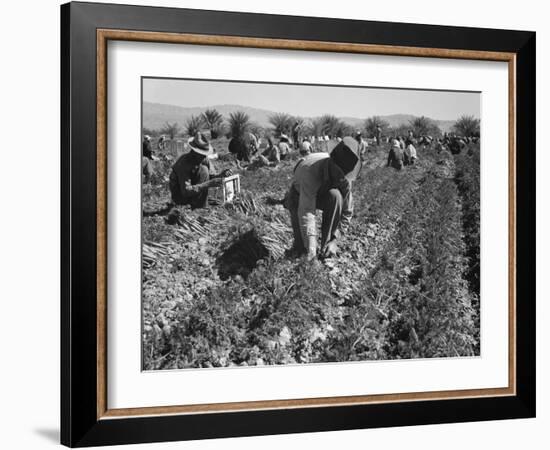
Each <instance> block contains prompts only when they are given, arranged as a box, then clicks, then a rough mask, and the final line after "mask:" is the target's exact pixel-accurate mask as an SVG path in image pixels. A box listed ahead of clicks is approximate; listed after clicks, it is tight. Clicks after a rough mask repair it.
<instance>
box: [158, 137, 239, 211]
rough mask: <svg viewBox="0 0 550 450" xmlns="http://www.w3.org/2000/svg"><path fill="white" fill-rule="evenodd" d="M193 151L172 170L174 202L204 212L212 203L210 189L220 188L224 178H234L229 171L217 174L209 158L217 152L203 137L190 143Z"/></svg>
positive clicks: (182, 157) (190, 140)
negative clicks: (209, 197)
mask: <svg viewBox="0 0 550 450" xmlns="http://www.w3.org/2000/svg"><path fill="white" fill-rule="evenodd" d="M188 146H189V149H190V151H189V152H187V153H184V154H183V155H181V156H180V157H179V159H178V160H177V161H176V162H175V163H174V165H173V166H172V172H171V173H170V181H169V188H170V193H171V194H172V201H173V202H174V203H175V204H177V205H191V208H193V209H194V208H204V207H205V206H206V204H207V202H208V189H209V188H214V187H219V186H221V183H222V180H221V179H222V178H223V177H227V176H229V175H231V170H230V169H226V170H224V171H223V172H222V173H221V174H214V167H213V165H212V162H211V160H210V159H209V158H208V156H210V155H212V154H213V153H214V152H213V150H212V146H211V145H210V143H209V142H208V141H207V140H206V138H205V137H204V136H203V134H202V133H197V134H196V135H195V136H194V137H193V138H191V139H189V141H188Z"/></svg>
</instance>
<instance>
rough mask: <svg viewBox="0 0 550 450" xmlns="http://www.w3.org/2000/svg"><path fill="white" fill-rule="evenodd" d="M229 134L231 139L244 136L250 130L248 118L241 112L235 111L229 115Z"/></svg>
mask: <svg viewBox="0 0 550 450" xmlns="http://www.w3.org/2000/svg"><path fill="white" fill-rule="evenodd" d="M228 122H229V133H230V134H231V136H233V137H239V136H242V135H244V133H245V132H247V131H248V129H249V128H250V117H249V116H248V114H246V113H245V112H243V111H235V112H232V113H231V114H229V120H228Z"/></svg>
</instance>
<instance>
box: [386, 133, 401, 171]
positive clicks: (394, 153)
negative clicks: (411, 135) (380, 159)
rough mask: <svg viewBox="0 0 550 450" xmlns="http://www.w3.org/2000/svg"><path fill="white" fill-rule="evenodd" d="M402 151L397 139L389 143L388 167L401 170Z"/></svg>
mask: <svg viewBox="0 0 550 450" xmlns="http://www.w3.org/2000/svg"><path fill="white" fill-rule="evenodd" d="M403 157H404V153H403V149H402V148H401V143H400V142H399V140H397V139H393V140H392V141H391V147H390V152H389V153H388V164H387V166H388V167H393V168H394V169H397V170H401V169H402V168H403Z"/></svg>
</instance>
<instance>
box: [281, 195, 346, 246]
mask: <svg viewBox="0 0 550 450" xmlns="http://www.w3.org/2000/svg"><path fill="white" fill-rule="evenodd" d="M299 202H300V194H298V192H297V191H296V189H294V188H293V187H292V188H290V191H289V193H288V197H287V207H288V210H289V212H290V222H291V224H292V231H293V232H294V247H295V248H296V249H297V250H298V251H303V250H304V249H305V246H304V241H303V239H302V231H301V227H300V218H299V217H298V204H299ZM316 203H317V204H316V206H317V209H320V210H321V211H323V219H322V222H321V248H324V246H325V245H326V244H327V243H328V242H330V241H331V240H332V239H335V238H336V237H337V236H338V225H339V224H340V219H341V218H342V207H343V203H344V200H343V198H342V194H341V192H340V191H339V190H338V189H330V190H328V191H326V192H324V193H320V194H319V195H317V202H316Z"/></svg>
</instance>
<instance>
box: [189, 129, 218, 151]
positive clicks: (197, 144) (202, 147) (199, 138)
mask: <svg viewBox="0 0 550 450" xmlns="http://www.w3.org/2000/svg"><path fill="white" fill-rule="evenodd" d="M187 143H188V144H189V147H191V150H193V151H194V152H195V153H198V154H199V155H204V156H208V155H211V154H212V153H213V150H212V146H211V145H210V143H209V142H208V141H207V139H206V138H205V137H204V135H203V134H202V133H200V132H199V133H197V134H195V136H194V137H192V138H191V139H189V140H188V141H187Z"/></svg>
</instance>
